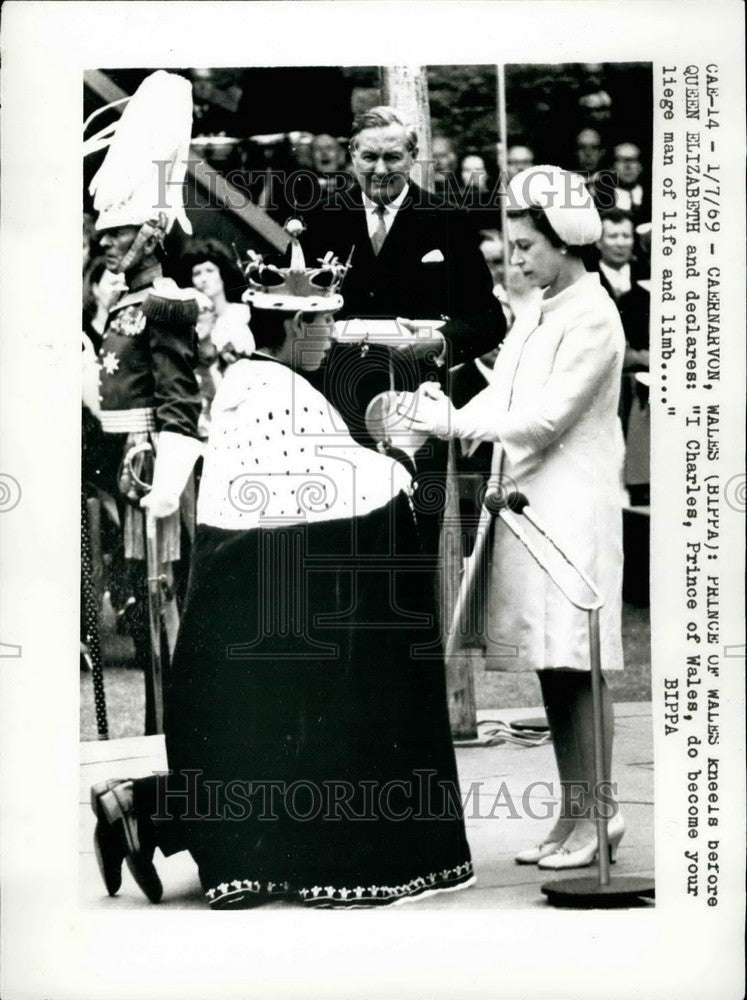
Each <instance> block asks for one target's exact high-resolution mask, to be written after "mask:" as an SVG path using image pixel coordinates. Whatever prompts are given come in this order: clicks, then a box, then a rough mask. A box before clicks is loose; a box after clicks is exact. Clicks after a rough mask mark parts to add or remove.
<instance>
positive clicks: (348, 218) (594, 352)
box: [81, 64, 654, 909]
mask: <svg viewBox="0 0 747 1000" xmlns="http://www.w3.org/2000/svg"><path fill="white" fill-rule="evenodd" d="M651 73H652V67H651V65H650V64H644V65H640V64H612V65H607V64H598V65H597V64H559V65H539V66H528V65H521V66H512V65H509V66H506V67H499V68H496V67H493V66H487V67H486V66H436V67H421V68H418V69H415V70H413V69H412V68H410V67H396V66H393V67H389V66H384V67H355V68H347V69H345V68H341V67H322V68H314V67H310V68H306V67H276V68H269V69H268V68H245V69H240V70H230V69H219V70H216V69H204V68H200V69H187V70H184V71H182V72H178V73H175V72H173V71H171V72H167V71H165V70H163V69H157V70H155V71H131V72H122V71H119V72H116V71H115V72H112V71H109V72H107V71H106V70H97V71H94V72H91V73H88V74H86V75H85V76H84V86H85V101H84V106H85V109H86V112H87V115H86V127H87V131H88V132H90V133H91V134H90V135H87V136H84V149H86V150H90V154H89V155H90V161H86V163H85V165H84V178H85V179H86V181H87V185H86V187H87V191H86V193H87V195H88V198H87V201H86V204H87V205H88V208H89V211H87V212H86V214H85V216H84V230H85V238H86V241H87V242H86V243H85V245H84V258H85V260H84V267H85V273H84V286H85V288H86V293H87V295H88V298H89V301H88V302H87V303H86V309H87V314H86V315H85V316H84V323H85V324H86V331H87V332H86V334H84V336H85V340H84V354H85V355H86V358H87V362H86V365H87V370H89V371H90V379H91V384H92V385H93V384H94V382H95V383H97V394H96V395H93V394H92V396H91V398H90V400H88V399H85V398H84V400H83V407H84V424H83V440H82V446H83V454H84V463H83V476H84V481H83V483H82V497H83V504H84V509H83V510H82V513H81V516H82V518H83V521H84V532H83V536H82V537H83V541H84V543H88V546H89V548H88V551H86V552H84V553H83V565H84V567H85V570H84V573H83V574H82V577H81V579H82V586H83V592H82V600H81V607H82V608H83V610H84V611H85V612H86V614H85V615H84V616H83V617H82V619H81V643H82V645H81V650H82V655H81V667H82V672H81V713H82V715H81V719H82V726H83V727H84V728H83V731H82V733H81V736H82V738H83V739H84V740H85V739H89V740H90V739H92V738H96V737H98V738H99V739H100V740H102V741H104V740H106V742H100V743H97V744H94V745H93V746H92V747H90V748H89V747H87V746H86V747H84V748H83V751H84V754H85V756H84V760H85V761H86V766H84V767H83V768H82V773H83V774H84V775H86V776H90V778H91V791H90V805H91V812H92V816H91V817H89V819H90V825H92V826H93V824H94V822H95V830H94V831H93V833H92V837H91V844H90V845H82V847H81V850H82V865H81V872H82V874H83V875H85V874H86V873H88V874H91V869H93V865H92V864H91V862H92V861H93V854H94V853H95V857H96V860H97V861H98V871H99V874H100V878H99V877H98V876H94V886H90V885H89V884H88V883H85V890H84V891H85V893H86V897H87V898H88V899H89V902H93V901H94V900H95V898H96V895H97V894H98V895H99V896H103V900H102V901H100V902H103V903H105V904H106V905H113V904H111V902H110V901H109V900H108V899H107V897H106V895H104V894H103V893H102V892H101V889H102V888H105V889H106V893H107V894H108V895H109V896H119V897H120V902H121V903H122V904H124V905H128V904H129V905H142V904H144V905H147V901H150V902H151V903H158V902H161V901H162V900H163V902H165V903H167V904H168V903H169V902H171V903H172V905H179V904H181V905H193V901H194V900H193V897H194V892H197V891H198V879H197V876H199V886H200V887H201V889H202V893H204V895H205V902H207V904H208V905H209V906H211V907H212V908H214V909H220V908H226V907H230V908H243V907H254V906H259V905H265V904H269V903H272V904H273V905H275V904H277V905H280V901H281V900H282V901H283V903H284V904H285V905H288V904H293V903H295V904H301V905H305V906H310V907H333V908H348V907H350V908H360V907H362V906H384V905H388V904H395V903H400V902H403V901H405V900H415V899H421V905H424V904H426V902H429V901H430V898H431V897H432V896H433V895H435V894H436V893H440V892H445V891H447V890H449V891H451V890H457V889H465V890H466V889H468V888H469V889H470V891H469V892H464V893H459V894H458V895H456V894H455V895H453V896H450V897H449V899H448V901H447V900H445V899H444V900H439V905H440V906H442V907H443V906H448V907H449V908H450V909H451V908H454V907H460V906H479V907H492V906H508V907H515V906H526V905H530V906H531V905H542V904H545V903H546V899H545V897H547V898H549V899H551V900H552V901H553V902H555V903H557V904H558V905H564V904H565V905H569V904H572V903H573V902H574V900H573V899H572V893H573V892H574V891H576V890H577V888H582V889H583V899H582V901H581V902H582V903H583V905H584V906H600V907H602V906H610V905H611V904H612V903H613V902H615V903H616V904H617V905H620V904H623V905H627V906H635V905H639V906H640V905H646V904H647V903H649V902H650V901H651V900H653V897H654V880H653V822H652V808H651V807H652V805H653V802H652V792H653V781H652V777H653V770H652V764H653V761H652V735H651V718H650V705H649V703H650V691H651V682H650V638H649V637H650V629H649V617H648V586H647V578H648V548H649V544H648V539H649V533H648V519H649V511H650V507H649V496H648V489H649V474H648V468H649V461H648V456H649V441H648V430H649V421H648V346H649V345H648V326H649V303H648V298H649V294H650V293H649V280H650V231H651V210H650V205H651V196H650V183H651V181H650V174H651V170H650V160H651V144H652V136H651V124H652V118H651V102H652V79H651ZM258 94H264V95H265V97H264V100H262V102H261V103H258V101H257V95H258ZM107 98H113V100H107V102H106V103H102V102H103V101H104V100H105V99H107ZM89 106H90V107H92V108H93V110H91V111H90V113H88V108H89ZM634 108H635V109H636V113H635V114H633V113H632V109H634ZM641 109H646V112H647V113H646V112H643V113H642V111H641ZM530 137H531V143H532V145H529V143H530ZM533 146H534V147H536V148H533ZM141 161H142V163H141ZM555 164H566V165H567V166H566V167H561V166H555ZM416 172H417V174H418V180H419V181H420V183H421V184H423V185H425V186H423V187H421V186H420V184H418V183H416V181H415V180H414V179H413V175H414V174H415V173H416ZM89 177H90V180H89ZM543 205H544V207H543ZM154 206H163V208H162V209H161V208H154ZM537 209H539V210H540V211H539V212H538V211H537ZM543 212H544V215H543V214H542V213H543ZM154 213H155V214H154ZM146 216H147V218H146ZM159 216H162V217H159ZM192 220H194V221H192ZM143 227H145V228H143ZM548 227H549V228H548ZM89 289H90V292H89ZM556 296H557V298H556ZM570 330H573V331H576V332H575V333H574V334H573V335H572V336H571V335H570V334H569V333H568V331H570ZM582 331H583V332H582ZM623 390H624V391H623ZM305 424H308V427H307V426H304V425H305ZM627 429H630V433H629V435H628V438H627V441H626V439H625V430H627ZM520 491H521V492H520ZM520 497H521V498H522V499H521V500H519V498H520ZM504 503H505V506H501V505H502V504H504ZM624 525H625V526H626V527H627V534H626V536H625V538H624V530H623V526H624ZM92 526H93V527H92ZM525 529H526V530H525ZM624 541H626V542H627V551H626V546H625V544H624ZM149 546H150V547H149ZM190 573H191V577H190ZM154 581H157V582H158V586H154V585H153V582H154ZM624 582H625V583H626V584H627V587H626V590H625V597H626V598H627V601H626V602H625V605H623V591H624V586H623V584H624ZM623 623H624V637H625V638H624V641H623ZM626 660H627V670H628V673H627V676H626V675H625V674H624V673H623V666H624V664H625V661H626ZM592 670H596V671H597V672H598V676H597V677H596V678H594V677H593V676H592ZM608 675H609V676H610V681H609V684H608V682H607V679H606V677H607V676H608ZM631 675H632V676H631ZM618 678H619V679H618ZM595 685H596V686H595ZM449 708H450V713H449V711H448V709H449ZM506 710H509V714H508V716H507V717H505V718H504V716H503V713H504V712H505V711H506ZM615 715H617V719H615ZM595 726H598V727H600V730H601V731H600V734H599V736H600V741H599V742H598V743H595V732H596V731H595ZM615 730H617V732H618V746H622V747H623V748H624V749H623V750H622V751H620V750H618V754H620V753H621V752H622V754H624V756H623V757H621V758H620V759H619V760H618V762H617V769H616V770H619V771H620V772H622V774H624V775H625V779H626V780H625V786H624V789H623V788H621V787H620V784H619V782H618V781H615V780H613V773H612V770H611V768H612V757H613V749H612V748H613V743H614V742H615ZM157 734H164V738H165V751H166V752H165V755H164V753H163V746H164V745H163V743H162V741H161V739H159V738H158V735H157ZM142 737H145V738H144V739H143V738H142ZM123 739H126V740H127V743H126V746H127V748H128V752H127V755H126V756H125V758H124V760H123V755H122V751H121V750H120V749H118V748H119V747H121V746H122V745H123V744H122V743H120V740H123ZM453 741H455V743H456V746H455V750H456V755H455V752H454V748H452V742H453ZM112 750H113V751H114V752H113V753H112ZM128 756H129V757H131V758H133V762H132V764H130V761H129V760H128V759H127V757H128ZM145 758H152V759H151V760H150V762H149V765H148V766H149V769H150V770H151V771H153V772H165V771H168V772H170V773H169V775H168V776H166V775H163V776H161V777H159V778H156V777H155V776H154V774H149V775H144V776H142V777H140V776H138V777H136V778H135V779H134V780H133V778H132V776H128V775H127V774H126V773H125V774H122V773H120V772H121V769H122V766H123V764H124V766H125V770H126V768H127V767H128V766H135V767H136V768H140V769H142V766H143V764H144V763H145ZM496 772H497V776H496ZM94 779H98V780H94ZM626 813H627V819H626V815H625V814H626ZM626 823H627V829H626ZM600 826H601V829H600V828H599V827H600ZM470 835H471V838H472V843H471V844H470V842H469V841H470ZM600 837H601V838H603V840H601V841H600ZM623 838H624V839H623ZM600 844H603V848H602V850H603V854H604V858H603V861H602V863H600V861H599V854H600ZM156 849H159V854H158V855H157V856H156V858H157V859H154V852H155V851H156ZM181 852H187V853H188V854H189V855H191V860H192V863H193V867H194V866H196V871H195V873H194V876H193V878H192V880H191V882H190V883H188V884H189V888H190V890H191V889H194V892H192V891H189V892H188V891H186V890H187V883H185V880H184V878H180V879H179V881H178V882H177V885H176V886H175V891H174V890H172V891H171V892H169V890H168V883H169V878H168V874H167V873H168V871H169V870H170V869H169V866H168V865H163V864H162V863H161V862H160V855H161V854H163V855H165V856H166V857H167V858H170V857H172V856H174V855H178V854H179V853H181ZM618 854H619V861H618ZM512 855H513V856H512ZM123 861H124V862H125V867H126V869H129V873H130V875H131V876H132V880H133V881H130V879H129V878H128V879H126V881H125V883H124V885H122V869H123V864H122V862H123ZM86 862H88V866H87V867H86ZM614 863H617V867H616V868H615V869H614V872H615V877H614V878H612V877H611V867H610V866H611V865H612V864H614ZM157 865H158V867H163V872H164V875H163V879H165V880H166V886H167V887H166V889H165V890H164V886H163V879H162V878H161V876H160V875H159V873H158V871H157ZM87 869H88V871H87ZM577 869H588V870H589V871H590V872H591V873H592V876H593V882H594V884H593V885H592V884H591V882H590V881H589V879H588V878H587V879H584V880H583V882H578V883H576V884H574V885H572V886H570V890H569V895H568V896H566V895H565V894H564V893H565V888H564V887H565V883H563V885H561V886H560V888H556V885H557V878H556V877H555V876H556V875H557V873H558V872H561V873H568V872H570V871H574V872H575V871H576V870H577ZM183 871H184V869H183V867H180V868H179V873H180V875H181V874H182V872H183ZM478 871H481V872H482V873H483V874H482V877H477V872H478ZM620 872H622V873H624V874H625V876H626V877H625V878H623V879H620V878H619V877H618V873H620ZM184 874H185V875H186V872H184ZM631 876H633V877H632V878H631ZM137 887H139V890H140V891H141V892H139V891H138V888H137ZM141 893H144V895H145V897H146V899H143V898H142V895H141ZM543 894H544V895H543ZM575 902H577V903H578V902H579V901H578V900H576V901H575Z"/></svg>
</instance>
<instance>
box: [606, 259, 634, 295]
mask: <svg viewBox="0 0 747 1000" xmlns="http://www.w3.org/2000/svg"><path fill="white" fill-rule="evenodd" d="M599 270H600V271H601V272H602V274H603V275H604V276H605V278H606V279H607V281H609V283H610V287H611V288H612V291H613V292H614V293H615V298H618V299H619V298H620V296H621V295H625V293H626V292H629V291H630V289H631V287H632V283H631V279H630V264H623V266H622V267H618V268H615V267H610V266H609V265H608V264H605V263H604V261H601V260H600V262H599Z"/></svg>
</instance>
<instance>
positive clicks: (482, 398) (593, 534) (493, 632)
mask: <svg viewBox="0 0 747 1000" xmlns="http://www.w3.org/2000/svg"><path fill="white" fill-rule="evenodd" d="M624 350H625V337H624V334H623V330H622V325H621V323H620V318H619V315H618V312H617V309H616V307H615V304H614V302H613V301H612V299H611V298H610V296H609V295H608V294H607V292H606V291H605V290H604V289H603V288H602V287H601V285H600V283H599V277H598V275H596V274H585V275H584V276H583V277H582V278H581V279H580V280H579V281H577V282H576V283H575V284H573V285H571V286H570V287H568V288H566V289H564V290H563V291H562V292H560V293H559V294H558V295H555V296H553V297H552V298H548V299H542V300H541V303H540V305H539V315H538V314H537V313H536V312H535V313H533V314H532V315H528V316H527V317H522V320H521V321H519V322H517V323H516V324H515V326H514V327H513V329H512V330H511V332H510V333H509V334H508V336H507V338H506V341H505V343H504V345H503V347H502V349H501V351H500V354H499V355H498V358H497V361H496V365H495V371H494V377H493V380H492V382H491V384H490V385H489V386H488V387H487V388H486V389H484V390H483V391H482V392H481V393H479V394H478V395H477V396H475V397H474V398H473V399H472V400H470V402H469V403H467V405H466V406H464V407H463V408H462V409H461V410H458V411H456V416H455V430H456V435H457V436H458V437H460V438H461V439H462V440H463V442H464V440H465V439H469V441H468V442H467V444H466V447H467V448H468V449H469V448H470V447H472V444H471V443H470V442H474V444H475V445H476V444H477V442H478V441H480V440H483V441H484V440H491V441H496V442H498V447H499V448H500V449H501V452H502V477H503V481H504V483H503V485H504V487H505V488H507V489H508V490H513V489H517V490H520V491H521V492H522V493H524V494H525V495H526V496H527V497H528V499H529V502H530V504H531V507H532V509H533V511H534V512H535V513H536V515H537V516H538V518H540V519H541V520H542V522H544V524H545V525H546V527H547V529H548V531H549V533H550V535H551V536H552V537H554V538H556V539H557V540H558V541H559V542H560V543H561V544H562V545H563V546H564V547H565V548H566V550H567V551H568V553H569V555H571V556H572V557H573V558H574V560H575V561H576V562H577V563H578V564H579V565H580V566H581V567H582V568H583V569H584V570H585V572H586V573H587V574H588V575H589V576H590V577H591V578H592V580H594V581H595V582H596V584H597V586H598V588H599V590H600V592H601V594H602V596H603V598H604V601H605V603H604V606H603V608H602V610H601V612H600V631H601V661H602V668H603V669H605V670H617V669H621V668H622V666H623V658H622V638H621V613H622V568H623V551H622V498H623V494H622V489H621V467H622V460H623V448H624V444H623V439H622V431H621V428H620V423H619V419H618V415H617V407H618V398H619V393H620V373H621V369H622V362H623V354H624ZM463 446H464V445H463ZM519 521H520V523H521V524H522V526H523V527H524V529H525V531H526V532H527V534H529V535H530V537H531V538H532V540H533V541H534V542H535V543H536V544H537V546H538V548H540V549H541V550H542V551H543V552H545V553H549V552H550V550H549V548H548V546H547V545H546V544H543V543H542V539H541V536H539V535H538V534H537V532H536V531H534V529H532V528H531V527H530V526H529V525H528V524H527V522H526V519H525V518H523V517H521V518H519ZM550 558H551V563H552V565H553V566H554V567H555V568H556V570H557V571H558V573H559V574H560V577H561V579H562V580H563V581H564V582H565V583H566V584H567V585H568V586H569V587H571V588H572V592H573V593H574V595H577V596H578V597H579V598H580V599H581V600H588V599H589V597H590V594H589V592H588V590H587V589H586V588H585V587H584V586H583V584H579V583H578V582H576V581H577V578H576V577H574V576H573V575H571V574H570V573H569V572H568V569H567V566H566V564H564V563H563V562H562V560H560V559H558V558H553V557H552V555H551V554H550ZM486 640H487V650H486V658H487V659H486V667H487V668H488V669H494V670H506V671H524V670H547V669H553V668H563V667H565V668H571V669H574V670H588V669H590V660H589V637H588V616H587V615H586V613H584V612H582V611H578V610H577V609H575V608H574V607H573V606H572V605H571V604H570V603H569V601H568V600H567V599H566V598H565V597H564V596H563V594H562V593H561V592H560V590H559V589H558V587H557V586H556V584H555V583H553V582H552V580H551V579H549V578H548V577H547V576H546V574H545V573H544V572H543V571H542V569H540V567H539V566H538V565H537V564H536V563H535V561H534V560H533V559H532V557H531V556H530V555H529V553H528V552H527V551H526V550H525V549H524V547H523V546H522V545H521V544H520V543H519V542H518V541H517V540H516V539H515V538H514V537H513V535H511V533H510V532H509V531H508V529H507V528H506V527H505V525H504V524H503V523H502V522H501V521H500V519H497V520H496V524H495V534H494V544H493V552H492V568H491V571H490V585H489V588H488V597H487V615H486Z"/></svg>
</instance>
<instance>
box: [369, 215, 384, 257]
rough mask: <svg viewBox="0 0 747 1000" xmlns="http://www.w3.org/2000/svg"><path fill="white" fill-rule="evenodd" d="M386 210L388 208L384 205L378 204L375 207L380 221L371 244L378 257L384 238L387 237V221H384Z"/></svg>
mask: <svg viewBox="0 0 747 1000" xmlns="http://www.w3.org/2000/svg"><path fill="white" fill-rule="evenodd" d="M385 211H386V210H385V208H384V206H383V205H377V206H376V208H375V209H374V215H376V216H378V219H379V221H378V224H377V226H376V229H375V230H374V231H373V234H372V236H371V246H372V247H373V252H374V254H375V255H376V256H377V257H378V256H379V252H380V251H381V248H382V247H383V246H384V240H385V239H386V223H385V222H384V212H385Z"/></svg>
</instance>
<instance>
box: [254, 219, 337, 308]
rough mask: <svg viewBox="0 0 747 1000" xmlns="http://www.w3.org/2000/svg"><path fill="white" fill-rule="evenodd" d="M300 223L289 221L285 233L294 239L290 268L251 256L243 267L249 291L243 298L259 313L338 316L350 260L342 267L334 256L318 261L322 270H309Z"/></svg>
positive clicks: (311, 268) (293, 220) (329, 255)
mask: <svg viewBox="0 0 747 1000" xmlns="http://www.w3.org/2000/svg"><path fill="white" fill-rule="evenodd" d="M305 228H306V227H305V226H304V224H303V223H302V222H301V220H300V219H289V220H288V222H286V224H285V231H286V233H287V234H288V236H289V237H290V245H291V258H290V266H289V267H275V266H274V265H272V264H265V263H264V259H263V257H262V256H261V254H258V253H255V252H254V251H251V250H250V251H248V252H247V262H246V264H244V265H242V267H243V271H244V275H245V277H246V280H247V282H248V284H249V287H248V288H247V290H246V291H245V292H244V294H243V295H242V300H243V301H244V302H248V303H250V305H251V306H252V307H253V308H255V309H275V310H278V311H279V312H280V311H283V312H290V311H297V310H299V309H302V310H304V311H305V312H323V311H324V312H334V311H335V310H337V309H339V308H340V306H341V305H342V302H343V299H342V295H340V294H339V292H338V289H339V287H340V285H341V284H342V281H343V278H344V277H345V275H346V274H347V272H348V269H349V268H350V258H348V260H347V262H346V263H345V264H341V263H340V261H338V259H337V257H335V256H334V255H333V254H332V252H331V251H330V252H329V253H327V254H325V256H324V257H323V258H321V259H320V260H319V261H318V265H319V266H318V267H306V260H305V258H304V254H303V249H302V248H301V244H300V243H299V237H300V236H301V234H302V233H303V232H304V230H305Z"/></svg>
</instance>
